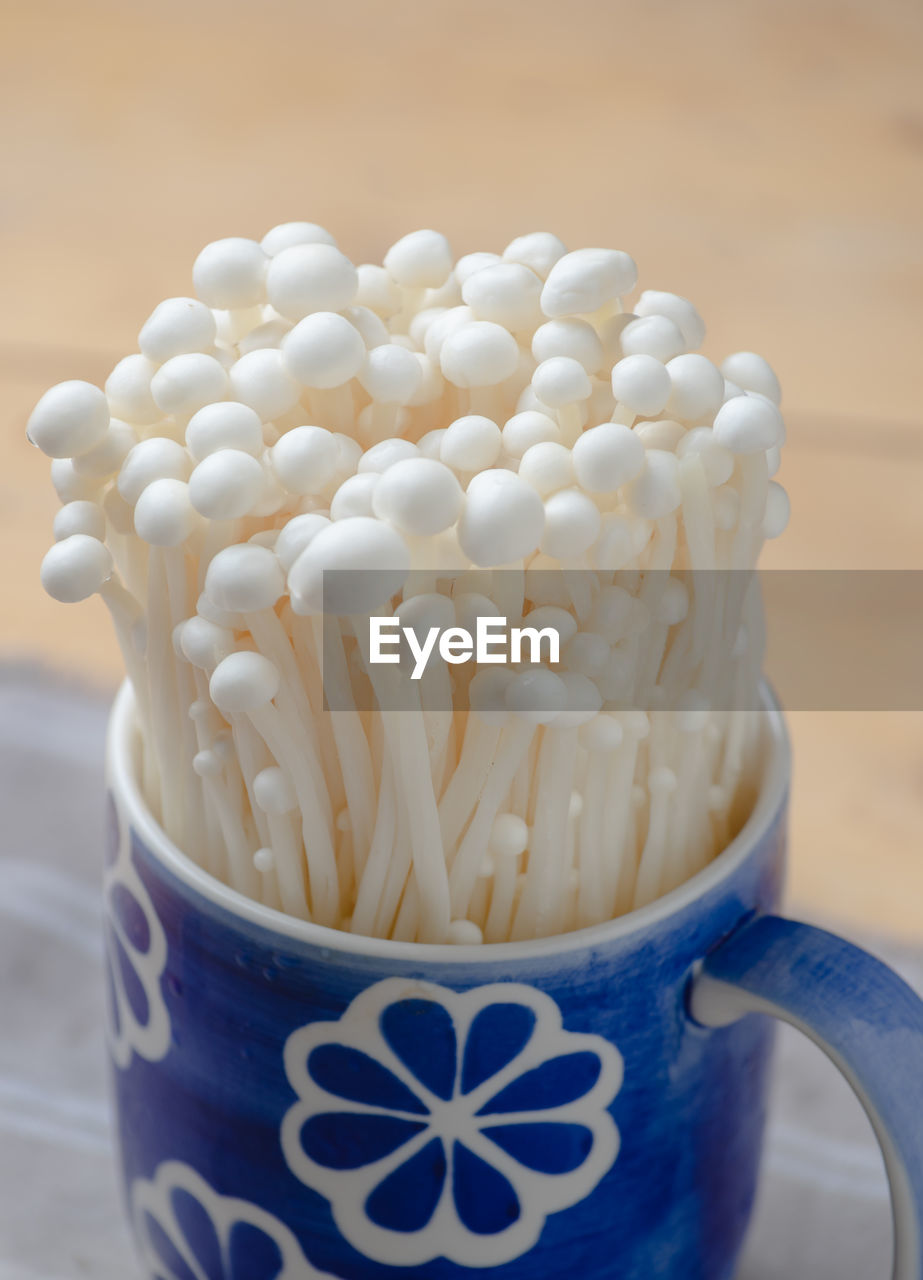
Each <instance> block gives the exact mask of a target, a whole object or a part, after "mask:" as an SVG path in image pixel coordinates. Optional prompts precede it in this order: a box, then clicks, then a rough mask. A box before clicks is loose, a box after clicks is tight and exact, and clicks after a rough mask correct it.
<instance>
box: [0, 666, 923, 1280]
mask: <svg viewBox="0 0 923 1280" xmlns="http://www.w3.org/2000/svg"><path fill="white" fill-rule="evenodd" d="M107 710H108V706H107V701H106V699H105V698H104V697H102V696H100V695H95V694H92V693H89V692H87V691H85V690H81V689H79V688H75V687H73V686H69V685H66V684H64V683H61V682H60V681H56V680H53V679H51V678H50V677H48V676H47V675H42V674H41V673H40V672H38V671H36V670H32V669H29V668H24V667H13V666H6V667H0V814H2V823H0V1280H78V1278H80V1277H92V1280H137V1277H139V1270H138V1266H137V1263H136V1261H135V1258H134V1255H133V1252H132V1246H131V1242H130V1240H129V1236H128V1231H127V1228H126V1226H125V1224H124V1221H123V1217H122V1207H121V1198H120V1193H119V1189H118V1185H117V1179H116V1174H115V1165H114V1161H113V1158H112V1152H111V1145H110V1141H111V1138H110V1120H109V1102H108V1083H107V1070H106V1064H105V1052H104V1048H103V1036H102V1030H101V1023H102V1016H103V996H102V968H101V962H100V945H101V944H100V903H99V894H98V880H99V876H100V867H101V859H102V853H101V851H102V847H103V836H102V828H103V813H104V808H103V786H102V766H103V738H104V731H105V723H106V715H107ZM795 856H797V851H796V853H795ZM866 941H867V940H866ZM867 945H871V947H872V949H873V950H875V951H876V952H877V953H878V954H880V955H882V956H883V957H884V958H885V959H887V960H889V961H890V962H891V963H892V964H894V965H895V966H896V967H897V968H898V969H899V970H900V971H901V972H902V973H903V974H904V976H905V977H906V978H908V979H909V981H910V982H911V983H913V984H914V985H915V986H916V987H917V989H921V990H923V959H921V958H920V957H910V956H907V955H902V954H898V953H896V952H895V950H894V948H893V947H892V948H889V947H888V946H887V945H886V944H884V943H876V942H874V941H873V942H871V943H868V941H867ZM890 1249H891V1239H890V1211H889V1207H888V1197H887V1186H886V1182H885V1176H884V1170H883V1166H882V1161H881V1157H880V1155H879V1153H878V1148H877V1146H876V1144H875V1141H874V1138H873V1136H872V1132H871V1127H870V1125H869V1123H868V1121H867V1120H866V1118H865V1116H864V1114H863V1113H862V1111H861V1109H860V1107H859V1105H858V1103H857V1102H856V1100H855V1098H854V1097H853V1095H852V1094H851V1093H850V1091H849V1089H848V1087H847V1086H846V1085H845V1083H844V1082H843V1081H842V1080H841V1078H840V1077H839V1075H838V1074H837V1072H836V1071H835V1070H834V1068H833V1067H832V1066H831V1065H830V1064H829V1063H828V1062H827V1060H826V1059H825V1058H824V1057H823V1055H822V1054H821V1053H820V1051H819V1050H817V1049H815V1048H814V1046H813V1045H811V1044H809V1043H807V1042H806V1041H804V1040H803V1039H802V1038H801V1037H800V1036H798V1035H796V1034H795V1033H794V1032H791V1031H789V1030H788V1029H787V1028H784V1029H783V1032H782V1035H781V1040H780V1052H779V1056H778V1060H777V1070H776V1077H775V1086H774V1103H773V1109H772V1118H771V1122H770V1127H769V1133H768V1138H767V1146H766V1156H765V1161H764V1166H763V1181H762V1188H761V1192H760V1199H759V1204H758V1209H757V1213H756V1217H755V1220H754V1224H753V1228H752V1231H751V1234H750V1238H749V1241H748V1244H747V1248H746V1252H745V1257H744V1260H743V1262H742V1265H741V1270H740V1280H793V1277H798V1280H869V1278H870V1277H879V1276H884V1275H886V1274H887V1267H888V1258H889V1257H890Z"/></svg>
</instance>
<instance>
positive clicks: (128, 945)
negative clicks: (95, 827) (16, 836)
mask: <svg viewBox="0 0 923 1280" xmlns="http://www.w3.org/2000/svg"><path fill="white" fill-rule="evenodd" d="M103 896H104V900H105V906H106V923H105V940H106V993H107V996H108V1002H107V1003H108V1013H109V1017H108V1023H107V1028H108V1038H109V1050H110V1052H111V1054H112V1057H113V1060H114V1062H115V1064H116V1066H119V1067H122V1068H124V1067H127V1066H128V1064H129V1063H130V1062H131V1058H132V1054H135V1053H136V1054H138V1056H139V1057H142V1058H146V1059H147V1060H148V1061H149V1062H157V1061H159V1060H160V1059H161V1058H163V1057H165V1056H166V1054H167V1052H168V1050H169V1048H170V1016H169V1013H168V1012H167V1006H166V1004H165V1003H164V998H163V992H162V990H161V986H160V979H161V976H162V974H163V971H164V968H165V966H166V963H167V939H166V935H165V934H164V931H163V926H162V925H161V923H160V921H159V919H158V918H157V913H156V911H155V910H154V905H153V903H152V902H151V899H150V895H149V894H148V891H147V889H146V888H145V887H144V884H143V883H142V881H141V877H140V876H139V875H138V872H137V871H136V869H135V866H134V863H133V862H132V858H131V837H130V833H129V832H128V831H127V830H126V829H125V828H124V827H123V825H122V823H121V821H120V819H119V815H118V813H117V811H116V807H115V804H114V803H113V801H112V798H111V796H110V798H109V829H108V840H107V850H106V870H105V874H104V878H103Z"/></svg>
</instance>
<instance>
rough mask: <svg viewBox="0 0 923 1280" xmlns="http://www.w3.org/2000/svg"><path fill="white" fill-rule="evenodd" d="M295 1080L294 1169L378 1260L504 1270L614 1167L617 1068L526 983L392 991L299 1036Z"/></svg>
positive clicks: (291, 1062) (289, 1118) (286, 1125)
mask: <svg viewBox="0 0 923 1280" xmlns="http://www.w3.org/2000/svg"><path fill="white" fill-rule="evenodd" d="M285 1069H286V1072H287V1074H288V1078H289V1082H290V1084H291V1086H292V1088H293V1089H294V1090H295V1092H296V1094H297V1095H298V1101H297V1102H296V1103H295V1105H294V1106H292V1107H291V1108H290V1110H289V1111H288V1112H287V1114H286V1116H285V1119H284V1120H283V1124H282V1131H281V1141H282V1148H283V1151H284V1154H285V1158H286V1160H287V1162H288V1164H289V1167H290V1168H291V1170H292V1172H293V1173H294V1174H295V1175H296V1176H297V1177H298V1178H300V1179H301V1181H302V1182H304V1183H305V1184H306V1185H307V1186H309V1187H311V1188H313V1189H314V1190H316V1191H319V1192H320V1193H321V1194H322V1195H323V1196H325V1197H326V1198H327V1199H328V1200H329V1201H330V1204H331V1207H332V1212H333V1216H334V1220H335V1222H336V1224H337V1227H338V1228H339V1230H340V1232H341V1233H342V1235H343V1236H344V1237H345V1239H346V1240H347V1241H348V1242H349V1243H350V1244H351V1245H352V1246H353V1247H354V1248H355V1249H357V1250H358V1251H359V1252H360V1253H362V1254H364V1255H365V1256H366V1257H368V1258H372V1259H374V1260H375V1261H377V1262H382V1263H387V1264H390V1265H393V1266H415V1265H417V1264H419V1263H423V1262H429V1261H431V1260H433V1259H434V1258H437V1257H445V1258H448V1259H449V1260H450V1261H453V1262H457V1263H459V1264H462V1265H467V1266H476V1267H486V1266H496V1265H499V1264H501V1263H504V1262H509V1261H511V1260H512V1259H514V1258H517V1257H520V1256H521V1255H522V1254H524V1253H526V1252H528V1250H529V1249H531V1248H532V1247H533V1246H534V1245H535V1244H536V1243H537V1241H538V1238H539V1236H540V1234H541V1231H542V1228H543V1227H544V1225H545V1220H546V1218H547V1217H548V1215H549V1214H552V1213H557V1212H559V1211H560V1210H562V1209H567V1208H570V1207H571V1206H572V1205H575V1204H577V1203H579V1202H580V1201H581V1200H583V1199H585V1198H586V1197H587V1196H588V1195H589V1194H590V1193H591V1192H592V1191H593V1190H594V1188H595V1187H596V1186H597V1185H598V1184H599V1182H600V1181H601V1179H602V1178H603V1177H604V1175H605V1174H606V1173H607V1172H608V1171H609V1169H610V1168H611V1167H612V1164H613V1162H614V1161H615V1158H616V1155H617V1153H618V1146H619V1136H618V1130H617V1129H616V1126H615V1123H614V1121H613V1119H612V1117H611V1116H610V1115H609V1113H608V1107H609V1106H610V1104H611V1103H612V1100H613V1098H614V1097H615V1095H616V1093H617V1092H618V1090H619V1087H620V1085H621V1082H622V1059H621V1055H620V1054H619V1052H618V1050H617V1049H616V1048H615V1046H614V1045H612V1044H610V1043H609V1041H607V1040H605V1039H603V1038H602V1037H601V1036H597V1035H582V1034H577V1033H573V1032H568V1031H565V1030H564V1028H563V1026H562V1021H561V1011H560V1009H559V1008H558V1006H557V1004H556V1003H555V1002H554V1000H552V999H551V998H550V997H549V996H547V995H545V994H544V993H543V992H541V991H538V990H536V989H535V988H533V987H529V986H525V985H523V984H520V983H512V982H499V983H491V984H490V985H488V986H483V987H477V988H475V989H474V990H471V991H466V992H455V991H452V990H450V989H448V988H446V987H441V986H437V985H435V984H433V983H429V982H422V981H420V982H418V981H413V980H405V979H403V978H389V979H386V980H385V981H383V982H379V983H376V984H375V985H374V986H371V987H369V988H367V989H366V990H365V991H363V992H362V993H361V994H360V995H358V996H357V997H356V998H355V999H354V1000H353V1002H352V1004H351V1005H350V1006H349V1008H348V1009H347V1010H346V1012H345V1013H344V1014H343V1016H342V1017H341V1018H340V1019H339V1021H337V1022H314V1023H311V1024H309V1025H308V1026H305V1027H302V1028H300V1029H299V1030H297V1031H295V1032H293V1033H292V1035H291V1036H290V1037H289V1039H288V1041H287V1043H286V1046H285Z"/></svg>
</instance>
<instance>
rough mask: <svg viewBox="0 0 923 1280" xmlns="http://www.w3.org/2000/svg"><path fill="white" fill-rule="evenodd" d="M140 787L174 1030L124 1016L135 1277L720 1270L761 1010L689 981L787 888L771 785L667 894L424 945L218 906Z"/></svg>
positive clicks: (141, 846)
mask: <svg viewBox="0 0 923 1280" xmlns="http://www.w3.org/2000/svg"><path fill="white" fill-rule="evenodd" d="M134 812H135V810H134V809H133V807H132V804H129V803H127V802H126V800H125V798H124V796H122V795H120V794H118V793H117V794H116V795H115V803H114V806H113V809H112V822H113V823H114V832H113V847H114V848H116V849H122V850H124V852H123V853H122V854H121V855H120V858H121V862H122V865H123V868H124V870H123V879H124V881H125V883H126V884H127V885H129V887H132V888H133V895H132V896H133V901H135V902H137V903H138V905H139V908H140V911H141V915H142V916H143V918H144V920H145V922H146V923H147V925H148V930H149V933H150V936H151V938H155V937H157V938H159V936H160V934H161V932H162V936H163V939H164V948H163V956H162V959H163V965H162V970H161V969H160V959H161V957H160V956H158V955H155V956H154V958H153V959H152V960H150V961H147V960H143V956H144V955H147V954H149V953H150V948H148V951H147V952H144V950H143V949H142V951H141V952H139V955H140V956H141V957H142V959H141V960H139V959H138V957H136V956H134V953H132V958H133V959H134V961H135V965H136V967H140V968H141V974H142V976H141V985H142V987H144V984H145V983H152V984H153V985H154V987H155V988H156V991H157V993H158V995H159V998H160V999H162V1002H163V1011H164V1014H163V1016H164V1019H165V1022H164V1025H165V1026H166V1027H167V1029H168V1042H167V1043H166V1045H165V1046H164V1045H160V1044H158V1045H156V1046H155V1050H156V1051H154V1052H148V1053H145V1052H143V1051H142V1050H140V1049H139V1047H138V1044H137V1043H135V1044H134V1050H135V1051H134V1052H132V1053H130V1054H128V1053H127V1052H125V1051H123V1050H121V1049H120V1048H119V1045H120V1043H121V1041H120V1039H119V1036H118V1035H114V1037H113V1041H112V1043H113V1064H114V1065H113V1071H114V1081H115V1096H116V1105H117V1111H118V1116H119V1137H120V1146H121V1158H122V1167H123V1173H124V1178H125V1185H126V1193H127V1197H128V1202H129V1203H130V1204H131V1206H132V1212H133V1222H134V1226H135V1231H136V1235H137V1237H138V1240H139V1243H140V1248H141V1251H142V1255H143V1258H144V1261H145V1265H146V1267H147V1270H148V1275H149V1277H151V1280H189V1277H190V1276H191V1277H194V1278H195V1280H213V1278H214V1280H225V1278H227V1280H232V1278H233V1280H243V1278H244V1277H247V1280H263V1278H264V1277H266V1280H269V1277H278V1278H280V1280H281V1278H284V1280H291V1278H292V1277H299V1278H300V1277H305V1278H307V1277H310V1276H313V1275H316V1274H317V1271H320V1272H322V1273H329V1274H330V1275H333V1276H338V1277H342V1278H343V1280H393V1277H395V1276H402V1275H413V1276H418V1277H420V1280H461V1278H462V1277H464V1276H474V1275H484V1274H489V1275H491V1276H496V1277H499V1278H500V1280H519V1278H520V1277H522V1278H523V1280H525V1277H528V1278H529V1280H542V1278H543V1277H548V1278H549V1280H550V1278H551V1277H559V1276H561V1275H566V1274H568V1273H570V1272H573V1271H579V1273H580V1275H581V1278H582V1280H603V1277H607V1278H611V1277H615V1276H618V1277H619V1280H650V1277H652V1276H657V1277H662V1278H663V1280H673V1278H674V1277H675V1280H680V1277H681V1278H682V1280H728V1278H729V1277H730V1276H731V1274H732V1273H733V1267H734V1262H735V1259H736V1256H737V1253H738V1249H739V1246H740V1243H741V1240H742V1237H743V1233H744V1230H745V1227H746V1225H747V1221H748V1218H749V1214H750V1209H751V1204H752V1200H753V1195H754V1189H755V1180H756V1169H757V1163H758V1157H759V1149H760V1141H761V1134H762V1127H763V1118H764V1109H765V1091H766V1076H767V1065H768V1056H769V1054H768V1050H769V1043H770V1036H771V1023H770V1022H769V1021H768V1020H764V1019H759V1018H745V1019H743V1020H741V1021H740V1022H737V1023H735V1024H734V1025H732V1026H729V1027H726V1028H721V1029H717V1030H706V1029H705V1028H703V1027H700V1026H697V1025H696V1024H695V1023H694V1022H692V1021H691V1020H690V1019H689V1017H688V1016H687V1013H686V1005H685V997H686V991H687V988H688V984H689V981H690V976H691V974H692V971H693V966H694V965H695V963H696V962H697V961H698V960H700V959H701V957H702V956H704V955H705V953H706V952H708V951H709V950H710V949H712V948H714V947H715V946H716V945H717V944H718V943H719V942H721V941H722V939H724V938H725V937H726V936H727V935H728V934H729V933H730V932H732V931H733V930H734V929H735V927H736V926H738V925H739V924H740V923H741V922H742V921H743V920H745V919H746V918H747V917H749V916H750V915H751V914H753V913H755V912H759V911H764V910H771V909H772V908H774V907H775V906H776V905H777V904H778V899H779V893H780V881H781V875H782V864H783V859H784V834H785V799H784V796H783V795H782V794H781V789H780V793H779V796H778V803H777V805H776V807H775V812H774V813H773V814H772V816H771V819H770V820H769V822H768V823H767V824H764V826H763V829H762V831H761V833H760V834H759V838H758V839H756V840H754V841H753V842H752V846H751V847H749V848H748V850H747V852H746V856H745V857H742V858H741V857H738V858H737V859H736V860H734V861H733V862H732V863H731V864H729V870H728V872H727V874H725V875H724V876H723V877H722V876H718V875H713V876H712V877H710V879H709V880H708V881H705V882H704V884H705V887H704V889H703V891H702V892H700V893H699V894H698V895H692V894H689V895H686V896H685V898H683V899H681V900H680V903H679V905H677V908H676V909H675V910H674V911H672V912H670V913H661V914H660V916H659V918H654V919H651V920H649V921H648V922H647V923H645V924H641V925H639V926H638V927H635V928H633V929H629V930H626V929H625V928H624V927H622V928H619V929H612V928H610V927H609V926H602V927H601V928H597V929H594V930H591V931H586V932H585V933H583V934H575V935H572V937H571V938H570V939H568V942H567V944H566V946H564V947H563V948H562V947H560V946H558V947H557V948H556V949H548V950H547V951H543V950H542V948H540V947H534V948H525V949H522V948H520V949H519V950H517V949H516V947H509V948H490V949H484V948H482V949H480V950H475V949H473V948H472V949H463V950H458V951H457V952H456V953H455V955H457V958H453V952H452V951H451V950H450V949H449V948H438V949H425V950H426V956H425V959H421V960H419V961H416V962H415V961H414V960H413V959H410V958H408V953H407V952H406V951H405V950H404V949H402V948H400V947H399V946H397V945H396V944H388V943H384V944H380V945H376V946H375V947H367V948H364V949H363V948H361V947H357V948H356V949H355V950H351V949H350V945H349V943H348V942H347V941H346V940H345V939H343V937H342V936H340V937H337V936H336V935H331V934H329V933H326V932H324V931H315V932H314V934H313V936H312V933H311V930H310V929H305V930H303V931H302V935H301V936H297V934H296V933H295V934H293V933H292V932H289V933H286V932H283V931H281V930H275V929H271V928H267V927H265V925H264V924H263V923H261V922H259V921H255V920H254V919H252V918H249V917H248V914H247V913H246V912H239V913H238V912H237V911H233V910H230V909H229V908H228V906H227V905H226V903H225V901H223V900H222V898H221V895H220V894H214V895H213V894H211V893H209V892H208V891H207V884H206V883H205V882H204V881H203V882H202V886H201V887H200V886H197V885H196V884H195V883H192V882H190V880H189V879H188V878H187V877H185V876H184V875H179V874H177V871H176V867H175V866H171V865H170V860H169V859H165V858H164V857H162V856H161V851H158V850H156V849H154V848H152V847H151V844H153V843H154V841H153V839H149V838H148V837H147V836H146V835H145V834H144V833H143V832H142V831H141V830H139V829H138V827H139V825H143V824H139V823H137V822H136V821H135V820H134V819H133V817H132V814H133V813H134ZM133 823H134V825H133ZM117 897H118V895H115V894H113V893H110V894H109V895H108V899H107V900H108V902H109V911H110V916H111V918H112V921H113V924H112V928H113V930H115V929H116V928H118V927H119V926H117V924H116V923H115V921H116V919H117V918H120V917H117V916H116V912H117V911H118V910H119V909H120V908H119V907H118V905H117ZM148 908H149V909H148ZM135 914H137V913H134V912H133V910H129V915H132V916H133V915H135ZM121 928H122V929H123V930H124V928H125V926H124V924H123V925H122V926H121ZM137 932H138V933H141V932H143V930H141V927H140V917H139V920H138V922H137ZM117 936H121V935H120V934H119V935H117ZM132 936H134V935H132ZM142 941H143V939H142ZM558 941H560V940H558ZM328 942H329V943H330V944H331V945H327V943H328ZM434 951H436V952H437V953H438V956H439V957H440V958H437V959H434V958H433V952H434ZM411 954H412V953H411ZM442 957H444V958H442ZM142 960H143V963H142ZM119 963H121V961H119ZM144 989H145V990H146V987H145V988H144ZM115 1007H116V1008H117V1009H119V1010H120V1009H121V1006H120V1005H116V1006H115ZM155 1007H159V1006H158V1005H157V997H155V999H154V1001H152V1002H151V1008H155ZM137 1039H138V1038H137V1037H135V1040H136V1041H137ZM315 1269H316V1270H315Z"/></svg>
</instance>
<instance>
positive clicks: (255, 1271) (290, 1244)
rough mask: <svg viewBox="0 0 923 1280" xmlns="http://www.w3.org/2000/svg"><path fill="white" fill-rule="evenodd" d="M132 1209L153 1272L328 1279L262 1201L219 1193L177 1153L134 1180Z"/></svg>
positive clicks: (208, 1279) (155, 1275)
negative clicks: (153, 1172) (153, 1171)
mask: <svg viewBox="0 0 923 1280" xmlns="http://www.w3.org/2000/svg"><path fill="white" fill-rule="evenodd" d="M131 1200H132V1204H131V1211H132V1217H133V1219H134V1225H135V1234H136V1238H137V1240H138V1243H139V1246H140V1249H141V1254H142V1257H143V1259H144V1262H145V1265H146V1266H147V1268H148V1271H149V1274H150V1276H151V1277H152V1280H325V1277H326V1280H332V1277H330V1276H328V1274H327V1272H321V1271H318V1270H316V1268H314V1267H312V1266H311V1264H310V1262H308V1260H307V1258H305V1256H304V1254H303V1253H302V1251H301V1247H300V1245H299V1244H298V1241H297V1240H296V1239H295V1237H294V1236H293V1235H292V1233H291V1231H289V1229H288V1227H286V1226H285V1225H284V1224H283V1223H281V1222H280V1221H279V1220H278V1218H274V1217H273V1215H272V1214H271V1213H267V1212H266V1210H265V1209H260V1208H259V1207H258V1206H257V1205H255V1204H251V1203H250V1202H249V1201H248V1200H238V1199H236V1198H234V1197H233V1196H222V1195H218V1193H217V1192H215V1191H213V1190H212V1188H211V1187H210V1186H209V1185H208V1183H207V1182H206V1181H205V1179H204V1178H202V1177H201V1176H200V1175H199V1174H198V1173H196V1171H195V1170H194V1169H192V1168H190V1166H189V1165H187V1164H182V1163H180V1162H179V1161H178V1160H169V1161H167V1162H166V1163H165V1164H161V1165H159V1166H158V1169H157V1173H156V1176H155V1177H154V1179H153V1181H147V1180H146V1179H143V1178H139V1179H138V1180H137V1181H136V1182H135V1183H134V1186H133V1187H132V1196H131Z"/></svg>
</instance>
